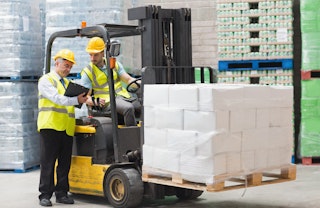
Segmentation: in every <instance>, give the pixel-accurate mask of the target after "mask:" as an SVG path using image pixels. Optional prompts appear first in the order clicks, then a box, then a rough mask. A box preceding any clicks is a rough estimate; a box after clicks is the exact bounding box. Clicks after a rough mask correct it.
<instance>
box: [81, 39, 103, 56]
mask: <svg viewBox="0 0 320 208" xmlns="http://www.w3.org/2000/svg"><path fill="white" fill-rule="evenodd" d="M105 48H106V45H105V43H104V41H103V39H102V38H99V37H93V38H91V39H90V40H89V42H88V45H87V48H86V51H87V52H88V53H99V52H101V51H103V50H104V49H105Z"/></svg>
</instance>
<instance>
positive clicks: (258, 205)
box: [0, 165, 320, 208]
mask: <svg viewBox="0 0 320 208" xmlns="http://www.w3.org/2000/svg"><path fill="white" fill-rule="evenodd" d="M39 173H40V171H39V170H33V171H30V172H27V173H10V172H0V193H1V195H0V207H1V208H21V207H24V208H34V207H40V205H39V201H38V198H37V197H38V194H39V193H38V182H39ZM73 198H74V199H75V204H74V205H64V204H56V203H55V198H54V197H52V202H53V206H54V207H75V208H78V207H90V208H96V207H111V206H110V204H109V203H108V202H107V201H106V200H105V199H103V198H98V197H88V196H83V195H73ZM141 207H161V208H164V207H185V208H186V207H198V208H207V207H210V208H211V207H213V208H226V207H232V208H266V207H268V208H287V207H294V208H320V166H319V165H311V166H303V165H297V179H296V180H295V181H290V182H284V183H277V184H272V185H265V186H258V187H252V188H247V189H237V190H230V191H224V192H216V193H209V192H205V193H204V194H202V195H201V196H200V197H199V199H197V200H195V201H184V202H182V201H179V200H178V199H177V198H176V197H167V198H166V199H165V200H156V201H151V200H145V201H144V202H143V203H142V206H141Z"/></svg>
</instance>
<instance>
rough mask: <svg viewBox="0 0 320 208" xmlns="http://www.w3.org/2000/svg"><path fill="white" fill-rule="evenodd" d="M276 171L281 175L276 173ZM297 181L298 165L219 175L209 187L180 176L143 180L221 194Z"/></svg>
mask: <svg viewBox="0 0 320 208" xmlns="http://www.w3.org/2000/svg"><path fill="white" fill-rule="evenodd" d="M276 171H278V172H280V173H276ZM295 179H296V165H294V164H290V165H286V166H282V167H281V168H279V169H273V170H269V171H268V172H267V171H262V172H255V173H251V174H237V175H234V176H232V175H230V174H226V175H217V176H214V181H216V182H215V183H213V184H209V185H207V184H203V183H195V182H191V181H187V180H185V179H183V178H182V177H181V175H180V174H171V176H170V177H168V176H165V177H162V176H157V175H154V174H149V173H143V174H142V180H143V181H144V182H150V183H155V184H162V185H167V186H175V187H181V188H187V189H194V190H201V191H209V192H219V191H227V190H234V189H240V188H247V187H253V186H261V185H267V184H276V183H282V182H286V181H292V180H295Z"/></svg>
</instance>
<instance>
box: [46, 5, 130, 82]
mask: <svg viewBox="0 0 320 208" xmlns="http://www.w3.org/2000/svg"><path fill="white" fill-rule="evenodd" d="M123 5H124V4H123V0H122V1H111V0H107V1H100V0H77V1H75V0H59V1H56V0H47V1H46V31H45V37H46V40H48V39H49V37H50V35H52V34H53V33H54V32H56V31H61V30H67V29H73V28H75V27H77V26H78V27H79V28H80V27H81V23H82V21H85V22H86V25H87V26H92V25H97V24H101V23H109V24H120V23H121V21H122V18H123V12H124V11H123ZM46 42H47V41H46ZM87 43H88V39H86V38H81V37H79V38H73V39H70V40H66V39H61V40H59V39H57V40H55V43H54V45H53V47H52V54H55V53H56V52H58V51H59V50H60V49H61V48H69V49H70V50H72V51H73V52H74V53H75V57H76V61H77V65H75V66H73V68H72V70H71V74H70V76H71V78H76V79H77V78H79V73H80V71H81V70H82V69H83V68H84V67H85V66H87V65H88V63H89V61H90V60H89V55H88V53H87V52H86V51H85V48H86V45H87ZM122 44H124V43H123V42H122ZM52 65H53V63H52ZM51 68H53V67H51Z"/></svg>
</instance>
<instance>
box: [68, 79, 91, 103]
mask: <svg viewBox="0 0 320 208" xmlns="http://www.w3.org/2000/svg"><path fill="white" fill-rule="evenodd" d="M88 92H89V89H88V88H86V87H84V86H82V85H79V84H77V83H74V82H71V81H70V82H69V85H68V87H67V89H66V92H65V93H64V95H65V96H67V97H74V96H78V95H80V94H82V93H85V96H86V95H87V93H88ZM81 106H82V104H79V105H76V106H75V107H77V108H81Z"/></svg>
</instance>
